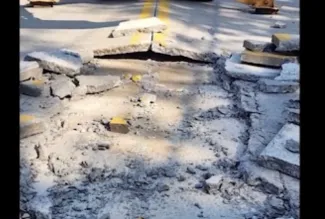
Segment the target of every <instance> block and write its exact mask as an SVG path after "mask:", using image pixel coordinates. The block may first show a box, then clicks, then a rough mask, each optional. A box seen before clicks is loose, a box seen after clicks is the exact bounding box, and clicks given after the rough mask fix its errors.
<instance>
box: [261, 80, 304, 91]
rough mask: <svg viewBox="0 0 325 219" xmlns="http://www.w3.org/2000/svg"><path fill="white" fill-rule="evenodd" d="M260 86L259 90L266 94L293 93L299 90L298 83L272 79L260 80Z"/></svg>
mask: <svg viewBox="0 0 325 219" xmlns="http://www.w3.org/2000/svg"><path fill="white" fill-rule="evenodd" d="M258 86H259V90H260V91H262V92H264V93H293V92H295V91H296V90H298V89H299V83H298V82H294V81H279V80H272V79H260V80H259V81H258Z"/></svg>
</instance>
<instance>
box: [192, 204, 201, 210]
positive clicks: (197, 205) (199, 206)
mask: <svg viewBox="0 0 325 219" xmlns="http://www.w3.org/2000/svg"><path fill="white" fill-rule="evenodd" d="M194 206H195V207H197V208H198V209H202V207H201V205H200V204H199V203H194Z"/></svg>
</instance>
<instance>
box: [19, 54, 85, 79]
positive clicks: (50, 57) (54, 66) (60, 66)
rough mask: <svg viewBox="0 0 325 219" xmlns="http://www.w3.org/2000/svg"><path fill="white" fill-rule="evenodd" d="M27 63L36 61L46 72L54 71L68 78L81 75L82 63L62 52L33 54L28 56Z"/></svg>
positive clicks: (78, 59)
mask: <svg viewBox="0 0 325 219" xmlns="http://www.w3.org/2000/svg"><path fill="white" fill-rule="evenodd" d="M24 60H25V61H36V62H38V64H39V65H40V66H41V67H42V68H43V69H45V70H48V71H53V72H56V73H60V74H65V75H68V76H74V75H77V74H79V73H80V69H81V67H82V61H81V59H80V58H77V57H75V56H72V55H68V54H66V53H64V52H62V51H54V52H32V53H29V54H27V56H26V57H25V59H24Z"/></svg>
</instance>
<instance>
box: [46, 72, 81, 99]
mask: <svg viewBox="0 0 325 219" xmlns="http://www.w3.org/2000/svg"><path fill="white" fill-rule="evenodd" d="M75 87H76V86H75V85H74V83H72V81H71V79H70V78H68V77H66V76H63V75H60V76H58V77H56V79H55V80H54V81H53V82H52V83H51V92H52V95H54V96H57V97H59V98H61V99H63V98H65V97H68V96H71V95H72V92H73V90H74V89H75Z"/></svg>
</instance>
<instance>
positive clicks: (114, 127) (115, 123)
mask: <svg viewBox="0 0 325 219" xmlns="http://www.w3.org/2000/svg"><path fill="white" fill-rule="evenodd" d="M109 128H110V131H111V132H117V133H122V134H126V133H128V132H129V128H128V124H127V122H126V121H125V120H124V119H123V118H120V117H114V118H112V120H111V121H110V123H109Z"/></svg>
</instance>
